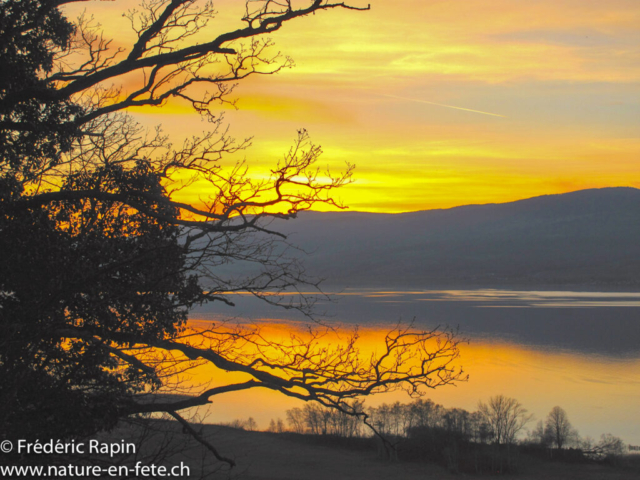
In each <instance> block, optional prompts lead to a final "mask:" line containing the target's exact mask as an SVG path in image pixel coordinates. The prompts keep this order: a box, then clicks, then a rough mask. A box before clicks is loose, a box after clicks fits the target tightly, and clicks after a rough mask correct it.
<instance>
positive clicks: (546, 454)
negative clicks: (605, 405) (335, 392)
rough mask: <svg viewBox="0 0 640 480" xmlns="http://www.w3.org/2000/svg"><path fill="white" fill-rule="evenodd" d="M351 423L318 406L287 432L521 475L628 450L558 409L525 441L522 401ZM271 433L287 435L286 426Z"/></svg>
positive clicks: (292, 414) (298, 413)
mask: <svg viewBox="0 0 640 480" xmlns="http://www.w3.org/2000/svg"><path fill="white" fill-rule="evenodd" d="M349 407H350V408H349V409H348V410H349V411H352V412H359V415H349V414H347V413H345V412H341V411H338V410H336V409H330V408H326V407H323V406H321V405H318V404H314V403H307V404H305V405H304V406H303V407H302V408H293V409H290V410H287V412H286V419H287V425H288V431H289V432H293V433H297V434H307V435H316V436H334V437H340V438H354V437H360V438H363V437H373V435H372V432H375V433H376V434H377V435H379V436H381V437H384V438H385V439H386V440H387V441H388V442H389V444H390V445H393V448H394V450H395V455H396V456H397V457H398V458H400V459H406V460H425V461H432V462H435V463H439V464H442V465H444V466H446V467H447V468H449V469H450V470H451V471H456V472H467V473H508V472H514V471H517V469H518V462H519V457H520V455H521V454H522V453H527V454H533V455H536V456H538V457H542V458H547V459H551V460H571V461H588V460H589V459H599V460H602V459H604V458H608V457H611V456H616V455H622V454H623V453H625V452H626V450H627V448H626V445H625V444H624V443H623V442H622V440H621V439H620V438H618V437H615V436H613V435H611V434H606V435H602V436H601V438H600V440H599V441H597V442H596V441H595V440H593V439H591V438H590V437H586V438H581V437H580V435H579V434H578V432H577V430H576V429H575V428H574V427H573V426H572V424H571V422H570V421H569V418H568V415H567V413H566V411H565V410H564V409H563V408H561V407H559V406H556V407H553V408H552V409H551V411H550V412H549V414H548V415H547V417H546V418H545V419H544V420H540V421H539V422H538V423H537V425H536V426H535V427H534V428H533V429H532V430H530V431H527V432H526V435H523V432H524V431H525V427H526V426H527V424H529V423H530V422H531V421H532V419H533V415H531V414H529V413H528V412H527V410H526V409H525V408H524V407H523V406H522V404H520V402H518V401H517V400H516V399H513V398H509V397H505V396H504V395H496V396H493V397H491V398H489V400H488V401H487V402H486V403H485V402H479V404H478V410H477V411H474V412H469V411H467V410H464V409H461V408H446V407H444V406H442V405H439V404H436V403H435V402H433V401H432V400H429V399H417V400H415V401H413V402H411V403H408V404H405V403H400V402H395V403H392V404H386V403H385V404H382V405H380V406H378V407H366V406H365V405H364V404H363V402H357V401H356V402H353V404H350V405H349ZM268 431H271V432H276V433H281V432H283V431H285V428H284V424H283V422H282V420H281V419H278V421H277V422H276V421H274V420H272V421H271V425H270V427H269V429H268Z"/></svg>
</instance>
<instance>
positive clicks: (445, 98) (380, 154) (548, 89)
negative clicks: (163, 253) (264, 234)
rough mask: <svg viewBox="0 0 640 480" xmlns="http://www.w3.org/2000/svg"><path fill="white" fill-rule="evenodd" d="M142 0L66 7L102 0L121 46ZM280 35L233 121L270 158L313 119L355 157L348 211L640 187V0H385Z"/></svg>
mask: <svg viewBox="0 0 640 480" xmlns="http://www.w3.org/2000/svg"><path fill="white" fill-rule="evenodd" d="M368 1H369V0H367V2H361V1H360V0H354V2H353V3H354V4H356V5H359V4H365V3H368ZM243 3H244V2H240V1H237V0H223V1H217V2H215V5H216V8H217V9H218V11H219V16H218V18H217V20H216V21H215V22H213V23H212V24H211V26H210V27H207V28H210V29H211V32H215V33H218V32H220V31H223V30H225V29H226V30H228V29H234V28H236V27H237V26H239V25H240V24H239V23H238V21H237V19H239V18H240V17H241V16H242V13H243ZM135 5H136V2H134V1H129V0H117V1H115V2H88V3H82V4H81V5H78V4H75V5H72V6H70V7H68V9H69V11H73V12H78V11H80V10H81V9H82V8H85V9H86V10H87V12H88V13H93V14H94V15H95V16H96V17H97V18H99V19H100V21H101V22H102V23H103V26H104V27H105V29H106V30H107V33H108V34H110V35H112V36H116V35H114V32H116V33H117V39H116V41H117V42H118V43H119V44H121V45H124V44H126V40H127V39H128V38H129V37H127V35H126V34H125V33H124V32H126V31H127V28H128V26H127V21H126V19H123V18H122V16H121V15H122V12H123V11H125V10H126V9H128V8H133V7H134V6H135ZM273 39H274V40H275V41H276V44H277V49H278V50H280V51H282V52H283V53H284V54H286V55H290V56H292V57H293V59H294V60H295V62H296V67H295V68H293V69H291V70H286V71H283V72H281V73H279V74H278V75H275V76H260V77H255V78H252V79H249V80H247V81H246V82H243V83H242V84H241V85H240V86H239V87H238V89H237V90H236V96H237V98H238V99H239V101H238V106H239V108H240V109H239V110H237V111H235V110H227V111H226V119H227V120H228V121H229V123H230V124H231V133H232V135H234V136H235V137H237V138H244V137H247V136H254V141H253V147H252V148H251V149H250V150H248V151H247V152H245V155H244V156H246V158H247V160H248V161H249V162H250V164H251V165H254V166H255V167H256V168H257V169H258V170H264V169H265V168H267V167H268V166H269V165H272V164H273V163H275V162H276V161H277V160H278V159H279V158H281V157H282V155H283V154H284V153H285V152H286V151H287V150H288V148H289V146H290V145H291V143H292V140H293V139H294V137H295V133H296V130H297V129H299V128H303V127H304V128H306V129H308V130H309V132H310V134H311V137H312V139H313V141H315V142H316V143H319V144H321V145H322V146H323V150H324V152H325V153H324V155H323V157H322V159H321V163H323V164H329V165H331V167H332V168H339V166H340V165H341V164H342V163H343V162H345V161H348V162H350V163H354V164H356V172H355V179H356V182H355V183H354V184H352V185H349V186H347V187H345V188H343V190H342V191H341V192H340V193H339V197H341V198H342V200H343V201H344V202H345V203H346V204H347V205H349V206H350V208H351V209H352V210H367V211H383V212H400V211H412V210H420V209H428V208H444V207H451V206H455V205H461V204H467V203H489V202H506V201H511V200H515V199H520V198H526V197H530V196H535V195H541V194H547V193H560V192H566V191H572V190H578V189H582V188H591V187H606V186H635V187H640V175H639V174H640V161H639V160H640V3H639V2H638V1H637V0H610V1H607V2H602V1H592V0H563V1H560V2H559V1H557V0H536V1H530V2H524V1H514V0H469V1H465V2H454V1H441V0H433V1H423V0H394V1H390V0H377V1H376V0H373V1H372V2H371V11H369V12H353V11H340V10H333V11H330V12H320V13H319V14H317V15H314V16H311V17H308V18H303V19H298V20H297V21H295V22H293V23H290V24H288V25H285V26H284V27H283V28H282V30H281V31H279V32H276V33H275V34H274V36H273ZM136 115H137V116H138V118H139V119H140V120H141V121H143V122H144V123H146V124H149V125H153V124H156V123H162V124H163V126H164V129H165V131H167V132H168V133H171V134H172V135H173V136H174V138H175V139H179V138H180V137H181V136H185V135H191V134H194V133H198V132H202V131H203V130H205V129H206V128H207V127H208V125H207V124H206V123H202V122H201V120H200V118H199V117H198V116H197V115H196V114H193V113H191V112H190V111H189V110H188V109H187V108H185V106H183V105H180V104H178V103H174V104H172V105H167V106H165V107H163V108H162V109H150V108H147V109H143V110H141V111H138V112H137V113H136ZM199 194H200V192H196V191H192V192H191V195H192V198H193V199H195V198H197V196H198V195H199Z"/></svg>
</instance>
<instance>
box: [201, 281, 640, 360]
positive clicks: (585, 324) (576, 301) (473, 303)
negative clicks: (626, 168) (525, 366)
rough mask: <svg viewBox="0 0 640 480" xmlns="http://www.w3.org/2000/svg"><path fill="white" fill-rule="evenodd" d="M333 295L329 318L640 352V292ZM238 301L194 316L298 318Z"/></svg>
mask: <svg viewBox="0 0 640 480" xmlns="http://www.w3.org/2000/svg"><path fill="white" fill-rule="evenodd" d="M333 298H334V300H335V301H333V302H326V301H325V302H319V303H318V306H317V307H318V308H317V310H318V311H319V312H323V313H326V316H325V317H324V320H325V321H328V322H335V323H340V324H347V325H353V324H358V325H362V326H375V325H390V324H393V323H395V322H397V321H398V320H404V321H409V320H412V319H415V322H416V323H417V324H418V325H420V326H422V327H425V328H429V327H434V326H436V325H450V326H453V327H459V328H460V330H461V331H462V332H463V333H464V334H465V335H467V336H469V337H470V338H471V339H473V340H483V341H486V340H502V341H507V342H512V343H517V344H522V345H528V346H532V347H536V348H542V349H550V350H563V351H571V352H575V353H581V354H599V355H605V356H611V357H618V358H620V357H627V358H637V357H638V356H640V316H639V314H640V310H638V308H639V307H640V293H638V292H597V291H596V292H580V291H556V290H548V291H544V290H536V291H527V290H500V289H477V290H470V289H469V290H401V291H396V290H391V289H389V290H345V291H341V292H337V293H334V294H333ZM237 303H238V305H239V308H237V309H233V308H226V307H224V306H223V307H220V306H218V305H209V306H207V307H205V308H203V309H201V310H198V311H195V312H194V314H193V315H194V317H198V318H204V319H221V318H226V317H227V316H229V315H237V316H239V318H241V319H243V320H245V321H253V320H255V319H258V318H266V319H272V320H279V319H284V320H290V321H291V320H296V319H299V317H297V316H296V315H295V313H292V312H285V311H282V310H281V309H277V308H275V307H270V306H268V305H265V304H264V302H260V301H258V300H256V299H252V298H249V297H245V298H242V301H239V302H237ZM214 308H215V310H214Z"/></svg>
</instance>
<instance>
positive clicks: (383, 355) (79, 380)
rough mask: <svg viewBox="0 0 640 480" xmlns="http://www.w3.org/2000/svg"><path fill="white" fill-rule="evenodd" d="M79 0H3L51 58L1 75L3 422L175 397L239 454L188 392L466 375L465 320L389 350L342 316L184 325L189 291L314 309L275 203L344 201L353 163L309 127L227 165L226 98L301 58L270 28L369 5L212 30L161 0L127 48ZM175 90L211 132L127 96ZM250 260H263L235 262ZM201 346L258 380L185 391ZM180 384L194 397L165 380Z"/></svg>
mask: <svg viewBox="0 0 640 480" xmlns="http://www.w3.org/2000/svg"><path fill="white" fill-rule="evenodd" d="M65 3H69V2H68V1H66V0H44V1H40V0H25V1H23V2H18V1H15V0H9V1H7V2H5V3H4V4H3V8H5V10H3V13H4V12H9V14H8V16H7V18H9V17H10V18H14V19H15V22H13V23H11V22H3V23H2V28H3V29H6V31H5V30H3V31H2V32H0V35H1V37H2V38H3V39H7V41H14V42H15V41H17V40H16V39H18V40H20V39H23V38H25V37H29V38H32V39H34V42H35V44H37V45H38V48H41V49H42V50H44V51H45V53H46V55H44V58H43V59H41V60H39V63H38V62H35V64H37V65H39V66H38V68H35V69H34V68H31V67H29V66H30V65H32V64H34V62H33V61H32V59H31V57H29V58H26V60H25V61H24V62H22V64H23V65H22V66H23V67H24V65H27V66H28V68H27V67H25V68H23V70H24V72H26V73H24V72H23V73H24V75H23V76H24V77H25V78H28V79H30V81H24V82H22V83H20V82H18V83H16V82H15V81H13V80H12V79H11V78H8V77H7V76H6V75H5V76H3V77H2V82H3V83H2V85H0V86H1V87H2V92H1V93H2V94H1V95H0V117H1V118H0V133H1V134H2V137H3V138H5V139H7V142H4V143H3V145H2V150H1V151H0V200H1V201H0V247H2V250H3V252H4V253H5V254H6V255H5V256H3V258H2V259H0V269H1V272H0V273H1V275H0V292H2V295H1V296H0V301H1V302H2V304H1V305H0V314H2V315H3V318H2V320H3V321H2V323H1V324H0V327H1V329H2V330H1V333H2V335H0V346H1V347H2V349H1V350H0V373H2V376H3V379H5V380H6V381H5V382H4V385H3V390H2V391H0V400H2V404H3V405H5V406H7V408H6V409H5V411H4V412H2V413H1V414H0V420H1V421H2V423H3V425H4V426H7V425H8V426H10V427H11V429H13V430H15V431H16V432H17V431H20V429H21V428H22V429H23V428H24V427H23V425H24V423H25V422H31V423H32V424H33V431H31V432H30V434H33V435H34V436H35V435H40V438H42V434H43V428H44V425H45V424H46V425H48V426H49V427H48V428H51V429H53V430H55V431H57V432H58V433H59V434H60V435H68V436H73V435H78V434H89V433H91V432H95V431H96V430H100V429H102V428H107V427H112V426H113V425H114V424H115V423H116V422H117V421H118V420H119V419H121V418H123V417H127V416H131V415H139V414H150V413H159V412H163V413H166V414H167V415H169V416H170V417H172V418H173V419H175V420H176V421H177V422H179V423H180V425H181V426H182V428H183V429H184V430H185V431H187V432H190V433H191V435H192V436H193V438H195V439H197V440H198V441H200V442H201V443H202V444H203V445H205V446H206V447H207V449H208V450H209V451H210V452H211V453H212V454H213V455H214V456H215V457H216V458H218V459H219V460H221V461H224V462H227V463H228V464H230V465H232V464H233V462H232V461H231V460H229V459H227V458H225V457H223V456H222V455H220V454H219V453H218V451H217V449H216V448H215V447H214V446H213V445H212V444H211V443H210V442H209V441H208V440H207V439H206V438H203V437H202V436H201V435H200V434H199V433H198V431H196V430H195V429H193V427H192V426H191V425H190V424H189V422H187V421H186V420H185V418H184V416H183V415H182V414H181V413H180V412H181V411H182V410H184V409H188V408H191V407H194V406H200V405H206V404H208V403H209V402H210V401H211V400H210V399H211V398H212V397H214V396H216V395H221V394H224V393H227V392H234V391H243V390H251V389H255V388H266V389H269V390H273V391H277V392H280V393H282V394H284V395H287V396H290V397H293V398H297V399H301V400H305V401H314V402H317V403H318V404H320V405H322V406H324V407H331V408H333V409H335V410H336V411H339V412H341V413H343V414H348V415H356V416H363V412H362V411H360V408H359V407H358V402H356V400H357V399H359V398H360V397H362V396H366V395H370V394H374V393H378V392H387V391H393V390H398V389H402V390H405V391H407V392H408V393H409V394H410V395H412V396H420V395H423V394H424V393H425V392H426V391H428V390H429V389H432V388H436V387H439V386H442V385H447V384H451V383H454V382H456V381H459V380H464V379H465V378H466V376H465V375H464V374H463V372H462V370H461V369H460V368H459V367H458V366H457V364H456V362H457V359H458V356H459V349H458V338H457V337H456V335H455V334H454V333H453V332H450V331H441V330H438V329H434V330H430V331H417V330H415V329H413V328H412V327H411V326H408V327H398V328H396V329H394V330H392V331H391V332H389V333H388V334H387V335H386V336H385V338H384V339H383V346H382V349H381V350H379V351H378V353H377V354H374V355H371V356H366V357H363V356H362V355H361V353H360V351H359V348H358V334H357V332H355V333H354V334H353V335H352V336H350V337H349V338H348V339H346V341H345V342H344V343H343V344H341V345H337V346H334V347H331V348H328V347H327V346H326V345H325V344H324V336H325V335H326V334H327V333H328V332H329V331H330V329H328V328H326V327H324V326H322V325H321V324H317V325H315V326H314V327H312V328H310V330H309V332H308V334H307V335H306V336H302V335H297V334H295V333H292V335H291V338H290V339H289V341H287V342H278V341H274V340H272V339H270V338H268V337H267V336H265V335H263V333H262V332H261V331H260V329H258V328H252V327H242V326H238V327H233V326H229V325H227V324H225V323H219V324H213V325H211V326H210V328H206V329H196V328H191V329H189V328H187V326H186V319H187V314H188V311H189V309H190V308H191V307H192V306H193V305H196V304H199V303H203V302H215V301H218V302H224V303H226V304H230V305H231V304H233V302H232V300H231V297H230V295H229V294H231V293H237V292H245V293H249V294H252V295H255V296H257V297H259V298H261V299H263V300H265V301H266V302H269V303H272V304H277V305H281V306H283V307H284V308H296V309H298V310H300V311H302V312H303V313H305V314H308V315H310V314H311V307H312V306H313V298H310V297H308V296H306V295H304V294H300V295H298V296H288V295H284V294H285V293H289V292H293V293H301V292H303V291H306V290H307V288H309V287H318V282H317V281H316V280H313V279H310V278H309V277H308V276H307V275H306V272H305V270H304V267H303V266H302V265H301V264H300V263H299V261H297V260H296V259H295V258H292V257H290V256H288V255H287V249H288V248H291V246H290V245H289V244H288V243H287V241H286V238H285V237H284V236H283V235H282V234H280V233H278V232H277V231H275V230H274V229H272V228H271V227H270V225H269V221H270V220H273V219H291V218H294V217H295V216H296V214H297V213H299V212H301V211H304V210H308V209H310V208H312V207H313V206H314V205H318V204H322V203H324V204H328V205H332V206H335V207H339V208H342V207H343V205H341V204H340V202H338V201H336V200H335V199H334V196H333V192H334V190H335V189H336V188H338V187H340V186H342V185H345V184H346V183H348V182H349V181H350V178H351V172H352V167H351V166H350V165H347V166H346V167H345V170H344V171H343V172H338V173H334V172H331V171H324V170H320V169H318V167H317V161H318V158H319V156H320V155H321V153H322V152H321V149H320V147H318V146H317V145H314V144H313V143H311V141H310V139H309V136H308V135H307V133H306V132H305V131H304V130H301V131H300V132H299V133H298V136H297V138H296V139H295V140H294V143H293V146H292V147H291V149H290V150H289V152H288V153H286V154H285V155H284V157H283V159H282V160H281V161H280V162H279V163H277V164H276V165H275V166H274V167H273V168H272V170H271V172H270V175H269V176H268V178H266V179H265V178H258V179H256V178H254V177H252V176H251V173H250V171H248V167H247V165H245V164H244V163H242V162H240V163H235V162H232V163H231V165H230V166H225V164H224V162H225V161H226V159H227V158H228V156H229V155H232V154H234V153H237V152H239V151H241V150H243V149H245V148H247V147H248V146H249V144H250V139H246V140H240V141H236V140H234V139H233V138H231V137H230V135H229V133H228V130H227V128H226V127H225V126H224V123H223V121H222V120H221V118H220V116H217V115H216V114H215V112H214V111H213V110H212V109H213V107H214V106H215V105H216V104H220V103H224V102H231V103H232V102H233V99H231V98H230V95H231V93H232V91H233V85H235V82H238V81H240V80H242V79H244V78H247V76H249V75H262V74H272V73H275V72H277V71H279V70H280V69H282V68H287V67H289V66H291V65H292V63H291V60H290V59H288V58H287V57H282V56H281V55H280V54H279V53H277V52H275V51H274V50H273V49H272V42H271V40H269V39H268V38H266V37H265V36H264V35H266V34H270V33H272V32H274V31H276V30H279V29H280V28H281V27H282V26H283V25H284V24H286V23H287V22H289V21H292V20H294V19H296V18H300V17H303V16H306V15H311V14H314V13H320V12H321V11H324V10H330V9H350V10H364V9H367V8H368V7H356V6H350V5H347V4H346V3H343V2H331V1H327V0H309V1H306V2H305V1H302V2H292V1H290V0H283V1H273V0H260V1H254V0H250V1H247V2H246V11H245V15H244V17H243V19H242V20H243V21H244V27H243V28H240V29H237V30H233V31H229V32H225V33H222V34H218V35H216V36H214V37H213V38H208V39H206V40H202V37H198V38H197V39H196V34H199V35H202V34H203V28H204V27H205V26H206V25H207V24H208V22H210V21H212V20H213V19H214V17H215V13H214V10H213V7H212V6H211V4H210V3H199V2H196V1H194V0H152V1H149V2H145V3H144V4H143V5H142V6H141V9H140V10H137V11H130V12H128V13H127V14H126V18H127V19H128V21H129V22H130V24H131V26H132V28H133V29H134V30H135V32H136V35H137V40H136V41H135V42H134V44H133V45H130V46H129V47H125V48H123V49H114V48H112V46H111V42H110V40H108V39H105V38H104V37H103V35H102V33H101V32H100V31H99V30H98V29H97V27H96V26H95V24H93V23H92V22H91V20H90V19H86V18H80V19H79V20H78V22H77V23H76V25H75V32H76V34H75V37H74V38H73V39H71V38H70V35H71V32H72V31H73V29H72V28H69V25H70V24H68V23H65V22H66V20H65V19H64V17H63V16H61V14H60V12H59V11H58V7H59V6H60V5H63V4H65ZM52 18H55V20H56V25H54V26H53V27H51V31H52V32H53V33H55V31H57V30H56V29H58V30H60V29H62V30H64V31H63V32H62V34H61V35H60V37H61V38H57V37H56V38H54V37H55V35H54V36H52V35H48V34H47V35H41V31H40V30H39V29H38V28H40V27H39V25H40V24H39V23H38V22H39V21H41V20H43V19H44V21H45V25H48V24H47V22H46V21H47V19H52ZM60 25H62V27H64V28H62V27H60ZM36 27H37V28H36ZM54 30H55V31H54ZM62 30H60V31H62ZM65 32H66V33H65ZM49 33H51V32H49ZM52 38H54V40H55V41H53V40H52ZM11 39H14V40H11ZM36 40H37V41H36ZM9 47H10V48H9ZM9 47H8V48H7V49H5V50H4V51H11V52H13V51H15V52H18V55H17V58H21V57H20V55H22V54H23V53H24V52H25V51H27V50H28V48H27V47H24V46H21V45H14V44H10V45H9ZM13 47H15V48H13ZM12 48H13V50H12ZM9 57H11V55H9ZM14 57H15V55H14ZM11 58H13V57H11ZM13 60H15V59H13ZM13 60H12V61H13ZM14 64H16V65H18V66H19V65H20V62H17V63H16V62H14ZM125 75H127V76H128V77H127V78H128V79H129V78H133V76H137V84H136V81H133V80H132V82H133V83H131V82H129V84H130V85H131V84H133V85H136V86H135V87H132V88H131V90H130V91H125V90H124V88H123V87H118V86H116V87H111V86H109V85H111V84H114V85H117V84H118V83H122V79H123V77H124V76H125ZM198 85H200V86H201V85H207V86H208V87H209V89H210V90H209V92H210V93H205V94H202V93H201V92H202V89H199V88H196V87H197V86H198ZM170 98H181V99H186V100H188V101H189V102H190V103H191V104H192V105H193V107H194V109H195V110H196V111H197V112H199V113H201V114H202V115H204V116H205V118H207V119H208V120H209V121H210V122H211V125H210V126H211V128H210V130H209V131H208V132H207V133H205V134H204V135H203V136H202V137H195V138H191V139H188V140H186V141H185V142H184V143H183V144H182V145H181V146H178V147H175V148H174V147H173V146H172V145H171V144H170V142H169V141H168V138H167V137H166V136H164V135H163V134H162V132H161V131H160V129H158V130H156V131H155V132H151V133H148V132H146V131H145V130H143V129H142V128H140V127H139V126H138V125H136V124H135V122H133V120H132V119H131V118H130V117H129V116H127V115H126V114H124V113H123V109H125V108H128V107H132V106H142V105H152V106H162V105H163V104H165V102H167V101H168V100H169V99H170ZM43 112H49V113H50V114H47V115H45V114H44V113H43ZM47 125H48V126H47ZM51 125H53V127H55V128H53V127H52V126H51ZM196 180H197V181H201V182H206V183H207V184H208V186H209V191H208V193H207V194H206V195H204V196H203V197H202V198H201V199H200V201H199V202H198V203H193V204H189V203H184V202H180V201H178V200H176V194H177V193H178V192H179V191H181V190H183V189H186V188H189V187H190V186H191V185H192V184H193V182H195V181H196ZM238 264H245V265H251V266H255V267H257V268H256V269H253V270H249V271H248V272H247V271H244V270H238V271H241V272H243V273H242V274H237V275H227V274H223V273H222V268H221V267H226V266H229V265H236V266H237V265H238ZM316 291H318V292H319V293H320V294H321V291H320V290H319V288H318V289H317V290H316ZM202 364H209V365H211V366H213V367H215V368H216V369H218V370H219V371H221V372H234V373H242V374H245V375H246V376H247V378H248V380H246V381H243V382H239V383H234V382H230V383H226V384H224V383H223V384H218V385H215V386H206V387H202V388H200V389H199V390H196V391H194V390H191V391H190V392H182V391H181V390H179V388H180V383H179V380H180V376H181V374H182V373H183V372H185V371H188V370H189V369H191V368H195V367H197V366H198V365H202ZM36 385H43V387H42V388H43V390H46V391H47V392H48V395H45V396H43V395H41V394H40V393H39V391H38V389H37V388H35V386H36ZM45 387H46V388H45ZM167 392H169V393H189V396H188V397H187V398H184V397H180V398H175V397H169V396H167V395H158V394H159V393H160V394H163V393H167ZM54 398H55V401H52V399H54ZM34 410H35V411H37V412H39V413H38V415H39V416H38V418H37V419H36V420H34V417H33V415H34V414H33V411H34ZM52 418H54V419H55V418H58V419H59V420H60V421H59V422H58V423H55V422H51V419H52ZM69 418H74V419H75V421H73V422H70V421H69ZM63 426H64V427H65V428H66V430H64V431H60V430H57V429H58V428H62V427H63ZM80 427H82V428H80ZM343 427H344V425H342V426H341V427H340V428H343ZM344 428H347V427H344ZM348 428H350V427H348ZM47 433H48V432H47ZM36 438H37V437H36Z"/></svg>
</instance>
